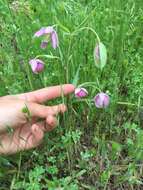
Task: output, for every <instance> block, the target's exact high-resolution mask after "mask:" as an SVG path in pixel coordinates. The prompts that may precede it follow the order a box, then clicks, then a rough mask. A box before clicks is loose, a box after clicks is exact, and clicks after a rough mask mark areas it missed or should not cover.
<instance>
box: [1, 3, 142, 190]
mask: <svg viewBox="0 0 143 190" xmlns="http://www.w3.org/2000/svg"><path fill="white" fill-rule="evenodd" d="M142 7H143V1H134V0H127V1H123V0H122V1H121V0H103V1H100V0H79V1H76V0H62V1H59V0H36V1H33V0H29V1H24V0H0V31H1V34H0V35H1V36H0V37H1V42H0V46H1V49H0V84H1V90H0V95H1V96H3V95H6V94H17V93H22V92H25V91H31V90H35V89H38V88H43V87H46V86H51V85H57V84H62V83H74V84H75V85H80V84H83V83H86V82H90V84H92V85H91V86H88V85H87V86H88V87H89V91H90V92H91V95H92V97H94V96H95V95H96V93H98V92H99V90H98V89H99V88H100V89H101V91H104V92H106V91H108V93H109V95H110V99H111V103H110V106H109V108H108V109H106V110H99V109H96V108H95V106H94V104H93V102H92V101H91V100H90V98H91V97H90V96H91V95H90V96H89V97H88V98H87V99H86V100H85V99H84V100H81V101H80V100H79V101H77V100H75V99H74V97H73V95H72V96H70V97H68V98H67V99H63V98H61V99H58V100H56V101H55V102H49V105H51V104H54V103H62V102H63V101H64V102H65V103H67V104H68V112H67V113H66V114H65V115H64V116H62V117H61V116H59V126H58V127H57V129H55V130H54V131H53V132H51V133H48V134H47V135H46V136H45V139H44V142H43V145H41V147H40V148H37V149H35V150H32V151H29V152H24V153H22V154H20V156H19V154H18V155H16V156H10V157H1V158H0V165H1V168H0V184H1V185H0V189H11V190H14V189H20V190H25V189H26V190H41V189H48V190H80V189H81V190H84V189H85V190H88V189H89V190H100V189H104V190H106V189H107V190H110V189H115V190H116V189H131V190H132V189H134V190H136V189H142V168H143V162H142V158H143V128H142V126H143V125H142V124H143V122H142V121H143V119H142V118H143V114H142V109H141V106H142V105H143V95H142V94H143V82H142V73H143V67H142V64H143V63H142V60H143V46H142V44H143V38H142V35H143V29H142V26H143V16H142ZM48 25H55V28H56V30H57V32H58V35H59V44H60V48H59V49H58V50H53V49H52V48H51V46H50V44H49V45H48V47H47V48H46V49H45V50H42V49H40V39H37V40H33V34H34V32H36V31H37V30H39V29H40V28H41V27H42V26H48ZM83 28H84V30H83ZM85 28H86V29H85ZM87 28H88V29H89V28H90V29H92V30H94V31H96V32H97V34H98V35H99V38H100V40H101V42H102V43H103V44H104V45H103V44H100V45H101V47H100V48H101V49H102V51H101V57H102V65H105V63H106V65H105V68H104V69H103V70H102V73H101V72H100V70H99V69H98V68H96V67H95V64H94V56H93V50H94V47H95V44H96V43H97V38H96V37H95V35H94V33H93V32H91V30H88V29H87ZM105 47H106V48H105ZM106 49H107V52H108V55H107V56H108V58H107V62H106V53H107V52H106ZM102 53H103V54H102ZM41 55H44V56H43V57H42V60H43V61H44V62H45V63H46V64H45V70H44V71H43V72H42V73H41V74H39V75H35V74H33V73H32V72H31V68H30V66H29V64H28V61H29V60H30V59H31V58H34V57H36V56H39V57H40V56H41ZM88 84H89V83H88ZM93 86H95V87H93ZM118 102H126V103H125V104H118ZM23 112H24V113H26V114H27V116H28V118H30V113H29V110H28V109H27V108H26V106H25V108H24V109H23ZM7 130H8V131H9V134H12V130H11V128H10V126H8V127H7Z"/></svg>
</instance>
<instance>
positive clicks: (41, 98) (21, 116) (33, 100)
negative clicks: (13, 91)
mask: <svg viewBox="0 0 143 190" xmlns="http://www.w3.org/2000/svg"><path fill="white" fill-rule="evenodd" d="M73 91H74V86H73V85H71V84H65V85H62V86H54V87H49V88H44V89H40V90H37V91H34V92H29V93H24V94H19V95H10V96H4V97H0V154H13V153H16V152H18V151H21V150H26V149H30V148H34V147H36V146H38V145H39V144H40V142H41V141H42V139H43V136H44V133H45V132H47V131H51V130H52V129H53V128H54V127H55V126H56V125H57V120H56V115H57V114H59V113H64V112H65V111H66V106H65V105H64V104H59V105H55V106H45V105H42V103H44V102H45V101H47V100H51V99H55V98H57V97H60V96H62V94H64V95H67V94H69V93H72V92H73ZM25 108H26V109H27V111H28V112H29V113H30V118H29V119H28V118H27V113H24V112H23V111H22V110H23V109H25ZM39 119H41V121H38V120H39ZM8 129H12V130H13V132H10V133H8Z"/></svg>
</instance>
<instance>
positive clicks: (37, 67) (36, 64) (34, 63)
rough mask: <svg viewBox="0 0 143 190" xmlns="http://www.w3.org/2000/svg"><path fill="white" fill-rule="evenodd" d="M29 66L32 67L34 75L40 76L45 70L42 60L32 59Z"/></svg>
mask: <svg viewBox="0 0 143 190" xmlns="http://www.w3.org/2000/svg"><path fill="white" fill-rule="evenodd" d="M29 64H30V66H31V69H32V71H33V73H36V74H38V73H40V72H41V71H43V69H44V62H43V61H41V60H40V59H31V60H30V61H29Z"/></svg>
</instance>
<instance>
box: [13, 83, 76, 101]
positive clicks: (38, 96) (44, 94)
mask: <svg viewBox="0 0 143 190" xmlns="http://www.w3.org/2000/svg"><path fill="white" fill-rule="evenodd" d="M74 89H75V87H74V85H72V84H64V85H59V86H53V87H47V88H43V89H40V90H36V91H34V92H29V93H24V94H19V95H16V96H17V97H18V98H20V99H24V100H27V101H32V102H37V103H42V102H45V101H47V100H51V99H54V98H57V97H60V96H62V95H67V94H70V93H72V92H74Z"/></svg>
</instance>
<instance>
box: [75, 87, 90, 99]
mask: <svg viewBox="0 0 143 190" xmlns="http://www.w3.org/2000/svg"><path fill="white" fill-rule="evenodd" d="M74 93H75V97H76V98H83V97H86V96H87V95H88V92H87V90H86V89H85V88H76V89H75V92H74Z"/></svg>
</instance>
